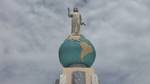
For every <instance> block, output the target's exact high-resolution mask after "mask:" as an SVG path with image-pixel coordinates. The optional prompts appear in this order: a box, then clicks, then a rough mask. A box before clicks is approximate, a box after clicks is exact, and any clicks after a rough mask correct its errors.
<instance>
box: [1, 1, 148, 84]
mask: <svg viewBox="0 0 150 84" xmlns="http://www.w3.org/2000/svg"><path fill="white" fill-rule="evenodd" d="M149 4H150V1H149V0H126V1H124V0H82V1H81V0H65V1H63V0H55V1H53V0H1V1H0V84H52V83H54V81H55V79H56V78H58V76H59V73H60V71H61V69H62V67H61V65H60V63H59V60H58V48H59V46H60V44H61V43H62V42H63V40H64V39H65V38H66V37H67V35H68V34H69V33H70V19H68V17H67V8H68V7H70V8H73V7H79V8H80V10H81V13H82V15H83V19H84V21H85V22H86V23H87V26H86V27H83V28H82V33H83V34H84V35H85V36H86V37H87V38H88V39H89V40H91V41H92V43H93V44H94V45H95V47H96V50H97V58H96V61H95V63H94V66H93V67H95V68H96V70H97V73H98V74H99V77H100V80H101V82H102V84H120V83H121V84H141V83H142V84H149V82H150V81H149V78H150V73H149V71H150V68H149V65H150V61H149V60H150V57H149V55H150V52H149V51H150V33H149V32H150V16H149V14H150V6H149Z"/></svg>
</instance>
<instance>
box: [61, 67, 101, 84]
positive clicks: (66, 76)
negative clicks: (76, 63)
mask: <svg viewBox="0 0 150 84" xmlns="http://www.w3.org/2000/svg"><path fill="white" fill-rule="evenodd" d="M76 72H77V73H76ZM78 72H79V73H78ZM80 72H81V73H80ZM83 73H84V75H83ZM73 74H74V75H73ZM81 75H82V76H81ZM75 76H76V77H75ZM74 77H75V78H74ZM80 77H81V78H80ZM59 80H60V81H59V84H81V82H82V84H83V83H84V84H100V83H99V81H98V77H97V75H96V73H95V69H94V68H81V67H71V68H63V72H62V74H60V79H59ZM73 81H74V82H73Z"/></svg>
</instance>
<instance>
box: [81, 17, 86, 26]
mask: <svg viewBox="0 0 150 84" xmlns="http://www.w3.org/2000/svg"><path fill="white" fill-rule="evenodd" d="M80 24H81V25H86V24H85V23H84V22H82V17H81V15H80Z"/></svg>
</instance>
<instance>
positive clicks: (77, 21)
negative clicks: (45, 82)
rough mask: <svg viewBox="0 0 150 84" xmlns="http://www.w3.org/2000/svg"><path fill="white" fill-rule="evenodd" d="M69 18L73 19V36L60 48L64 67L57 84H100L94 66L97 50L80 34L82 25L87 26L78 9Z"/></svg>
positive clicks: (69, 14)
mask: <svg viewBox="0 0 150 84" xmlns="http://www.w3.org/2000/svg"><path fill="white" fill-rule="evenodd" d="M68 16H69V17H71V19H72V31H71V34H70V35H69V36H68V37H67V38H66V39H65V40H64V42H63V43H62V44H61V46H60V48H59V60H60V63H61V64H62V66H63V70H62V73H61V74H60V78H59V79H57V80H56V84H100V83H99V81H98V77H97V75H96V72H95V69H94V68H92V67H91V66H92V64H93V63H94V61H95V57H96V50H95V48H94V46H93V45H92V43H91V42H90V41H89V40H88V39H87V38H85V37H84V36H83V35H82V34H80V25H85V24H84V23H83V22H82V20H81V14H80V13H79V10H78V9H77V8H74V9H73V12H72V13H70V9H68Z"/></svg>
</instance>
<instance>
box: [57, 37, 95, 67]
mask: <svg viewBox="0 0 150 84" xmlns="http://www.w3.org/2000/svg"><path fill="white" fill-rule="evenodd" d="M95 57H96V51H95V48H94V46H93V45H92V43H91V42H90V41H89V40H88V39H86V38H85V37H84V36H83V35H80V36H79V39H75V40H74V39H70V38H67V39H65V41H64V42H63V43H62V45H61V46H60V48H59V60H60V63H61V64H62V65H63V66H64V67H70V66H71V65H75V64H82V65H85V66H86V67H90V66H92V64H93V63H94V61H95Z"/></svg>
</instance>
